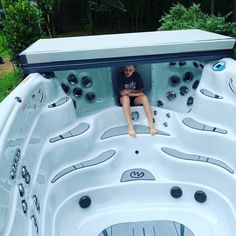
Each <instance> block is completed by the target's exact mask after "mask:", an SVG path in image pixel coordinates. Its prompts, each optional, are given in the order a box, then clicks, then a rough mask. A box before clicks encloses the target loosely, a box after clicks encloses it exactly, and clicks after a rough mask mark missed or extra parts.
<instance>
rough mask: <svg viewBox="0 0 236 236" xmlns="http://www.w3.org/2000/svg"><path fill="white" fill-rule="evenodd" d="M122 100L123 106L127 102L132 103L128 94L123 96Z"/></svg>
mask: <svg viewBox="0 0 236 236" xmlns="http://www.w3.org/2000/svg"><path fill="white" fill-rule="evenodd" d="M120 102H121V104H122V105H123V106H124V105H127V104H130V98H129V96H127V95H124V96H121V98H120Z"/></svg>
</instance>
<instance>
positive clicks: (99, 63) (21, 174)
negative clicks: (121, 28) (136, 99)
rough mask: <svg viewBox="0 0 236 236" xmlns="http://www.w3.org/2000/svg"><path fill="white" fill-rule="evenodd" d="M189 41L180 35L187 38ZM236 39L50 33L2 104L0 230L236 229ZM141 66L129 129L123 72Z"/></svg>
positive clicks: (11, 233)
mask: <svg viewBox="0 0 236 236" xmlns="http://www.w3.org/2000/svg"><path fill="white" fill-rule="evenodd" d="M183 39H184V40H183ZM234 43H235V39H234V38H230V37H226V36H221V35H217V34H213V33H208V32H204V31H200V30H187V31H172V32H148V33H134V34H121V35H104V36H87V37H74V38H64V39H50V40H49V39H43V40H39V41H37V42H35V43H34V44H33V45H31V46H30V47H29V48H28V49H26V50H25V51H24V52H22V53H21V55H20V57H21V61H22V65H23V67H24V70H25V72H26V73H28V74H29V75H28V76H27V77H26V78H25V80H23V81H22V83H21V84H20V85H19V86H18V87H17V88H16V89H15V90H14V91H13V92H12V93H11V94H10V95H9V96H8V97H7V98H6V99H5V100H4V101H3V102H2V103H1V104H0V108H1V113H0V121H1V122H0V235H2V236H16V235H27V236H36V235H40V236H65V235H67V236H74V235H77V236H85V235H86V236H87V235H88V236H121V235H126V236H146V235H150V236H159V235H170V236H184V235H185V236H193V235H194V236H206V235H214V236H220V235H227V236H231V235H232V236H234V235H235V232H236V226H235V225H236V224H235V222H236V218H235V217H236V216H235V207H236V206H235V201H234V196H235V189H234V187H233V186H234V185H235V168H236V162H235V152H234V147H235V142H236V136H235V122H234V116H235V112H234V110H235V104H236V71H235V66H236V63H235V61H234V60H233V59H232V58H231V57H232V53H233V47H234ZM133 63H135V64H136V65H137V70H138V72H139V73H140V74H141V75H142V77H143V79H144V84H145V94H147V96H148V97H149V100H150V102H151V105H152V110H153V119H154V121H155V125H156V128H157V129H158V134H157V135H156V136H154V137H152V136H151V135H150V134H149V133H150V131H149V128H148V122H147V119H146V116H145V114H144V111H143V108H142V107H141V106H134V107H131V112H132V118H133V122H134V125H135V128H136V131H137V137H136V138H132V137H130V136H128V134H127V124H126V120H125V118H124V115H123V111H122V107H120V106H119V104H117V91H116V82H117V81H116V78H117V75H118V73H119V72H120V71H121V70H122V68H123V66H124V65H126V64H133Z"/></svg>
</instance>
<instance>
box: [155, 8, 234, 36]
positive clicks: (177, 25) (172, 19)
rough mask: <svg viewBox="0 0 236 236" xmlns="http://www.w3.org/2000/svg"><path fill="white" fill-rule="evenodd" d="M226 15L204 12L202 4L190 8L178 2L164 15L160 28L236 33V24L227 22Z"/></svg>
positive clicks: (225, 33)
mask: <svg viewBox="0 0 236 236" xmlns="http://www.w3.org/2000/svg"><path fill="white" fill-rule="evenodd" d="M229 15H230V14H228V15H226V16H214V15H208V14H206V13H204V12H202V10H201V8H200V4H193V5H192V6H190V7H189V8H187V7H185V6H183V5H181V4H176V5H174V6H172V7H171V9H170V11H169V13H168V14H165V15H164V16H162V18H161V20H160V22H161V27H160V28H159V30H177V29H202V30H206V31H210V32H215V33H219V34H223V35H230V36H234V35H235V24H234V23H231V22H227V21H226V20H227V18H228V16H229Z"/></svg>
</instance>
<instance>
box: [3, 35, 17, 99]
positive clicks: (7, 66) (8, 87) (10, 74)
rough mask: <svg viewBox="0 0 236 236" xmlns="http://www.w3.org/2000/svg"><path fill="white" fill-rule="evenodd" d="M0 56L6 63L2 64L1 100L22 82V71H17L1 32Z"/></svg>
mask: <svg viewBox="0 0 236 236" xmlns="http://www.w3.org/2000/svg"><path fill="white" fill-rule="evenodd" d="M0 56H1V57H2V58H3V59H4V63H3V64H0V102H1V101H2V100H3V99H4V98H5V97H6V96H7V95H8V94H9V93H10V92H11V91H12V90H13V89H14V88H15V87H16V86H17V85H18V84H19V83H20V82H21V81H20V78H21V73H20V72H19V71H15V70H14V68H13V66H12V63H11V62H10V56H9V54H8V52H7V50H4V37H3V35H2V34H1V32H0Z"/></svg>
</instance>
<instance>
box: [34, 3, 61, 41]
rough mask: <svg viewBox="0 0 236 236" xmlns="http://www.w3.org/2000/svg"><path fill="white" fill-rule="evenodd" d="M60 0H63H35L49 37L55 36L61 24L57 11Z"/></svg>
mask: <svg viewBox="0 0 236 236" xmlns="http://www.w3.org/2000/svg"><path fill="white" fill-rule="evenodd" d="M62 1H63V0H36V2H37V4H38V6H39V8H40V10H41V11H42V16H43V19H44V21H43V23H44V24H45V26H46V29H47V33H48V35H49V37H50V38H54V37H56V36H57V34H58V31H59V30H58V28H59V26H60V24H61V22H60V20H59V18H60V14H59V11H60V6H61V2H62Z"/></svg>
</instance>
